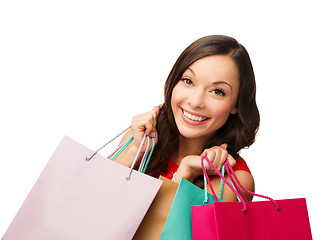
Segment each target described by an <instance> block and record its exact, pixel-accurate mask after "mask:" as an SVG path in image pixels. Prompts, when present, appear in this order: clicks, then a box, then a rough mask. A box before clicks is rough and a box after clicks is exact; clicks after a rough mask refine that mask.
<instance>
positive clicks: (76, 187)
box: [2, 137, 162, 240]
mask: <svg viewBox="0 0 325 240" xmlns="http://www.w3.org/2000/svg"><path fill="white" fill-rule="evenodd" d="M89 156H91V159H90V161H87V160H86V157H89ZM88 159H89V158H88ZM134 162H135V161H134ZM161 184H162V181H161V180H159V179H156V178H153V177H150V176H148V175H145V174H143V173H141V172H138V171H136V170H134V171H133V170H132V169H130V168H128V167H125V166H123V165H120V164H118V163H115V162H113V161H111V160H109V159H107V158H105V157H102V156H100V155H99V154H94V151H92V150H90V149H88V148H87V147H84V146H83V145H81V144H79V143H77V142H76V141H74V140H72V139H71V138H68V137H64V138H63V140H62V142H61V144H60V145H59V146H58V148H57V149H56V151H55V152H54V154H53V156H52V157H51V159H50V160H49V162H48V163H47V165H46V167H45V169H44V170H43V172H42V173H41V175H40V177H39V178H38V180H37V182H36V183H35V185H34V187H33V188H32V190H31V191H30V193H29V195H28V196H27V198H26V200H25V201H24V203H23V205H22V206H21V208H20V209H19V211H18V213H17V215H16V217H15V218H14V220H13V221H12V223H11V225H10V226H9V228H8V230H7V231H6V233H5V235H4V236H3V238H2V239H3V240H51V239H53V240H77V239H78V240H90V239H91V240H92V239H94V240H101V239H102V240H104V239H105V240H107V239H114V240H116V239H127V240H130V239H132V237H133V235H134V233H135V232H136V230H137V228H138V226H139V224H140V223H141V221H142V219H143V217H144V215H145V213H146V212H147V210H148V208H149V206H150V204H151V202H152V200H153V199H154V197H155V195H156V193H157V192H158V190H159V188H160V186H161Z"/></svg>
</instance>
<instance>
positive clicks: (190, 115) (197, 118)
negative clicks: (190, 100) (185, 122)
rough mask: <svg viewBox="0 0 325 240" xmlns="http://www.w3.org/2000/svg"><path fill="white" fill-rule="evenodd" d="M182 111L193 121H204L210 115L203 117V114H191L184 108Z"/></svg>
mask: <svg viewBox="0 0 325 240" xmlns="http://www.w3.org/2000/svg"><path fill="white" fill-rule="evenodd" d="M182 111H183V114H184V116H185V117H187V118H188V119H190V120H192V121H196V122H203V121H205V120H207V119H208V117H201V116H197V115H193V114H190V113H189V112H186V111H185V110H184V109H182Z"/></svg>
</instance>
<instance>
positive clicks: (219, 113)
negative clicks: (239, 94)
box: [210, 103, 233, 122]
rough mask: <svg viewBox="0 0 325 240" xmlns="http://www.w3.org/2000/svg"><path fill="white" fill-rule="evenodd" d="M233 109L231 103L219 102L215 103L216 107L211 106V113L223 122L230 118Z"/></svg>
mask: <svg viewBox="0 0 325 240" xmlns="http://www.w3.org/2000/svg"><path fill="white" fill-rule="evenodd" d="M232 109H233V108H232V105H231V104H228V103H219V104H214V107H210V113H211V116H212V117H213V118H214V119H215V120H220V121H222V122H223V121H225V120H227V119H228V117H229V115H230V113H231V110H232Z"/></svg>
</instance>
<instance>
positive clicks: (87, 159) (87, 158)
mask: <svg viewBox="0 0 325 240" xmlns="http://www.w3.org/2000/svg"><path fill="white" fill-rule="evenodd" d="M130 128H131V126H129V127H128V128H126V129H124V130H123V131H122V132H120V133H119V134H117V135H116V136H115V137H114V138H112V139H111V140H109V141H108V142H107V143H105V144H104V145H103V146H102V147H100V148H99V149H97V151H95V152H94V153H93V154H92V155H91V156H90V157H86V161H90V160H91V159H92V158H93V157H94V156H95V155H96V154H97V153H98V152H99V151H100V150H102V149H103V148H104V147H106V146H107V145H108V144H110V143H111V142H113V141H114V140H115V139H116V138H118V137H119V136H121V135H122V134H123V133H125V132H126V131H127V130H129V129H130ZM121 145H122V144H121Z"/></svg>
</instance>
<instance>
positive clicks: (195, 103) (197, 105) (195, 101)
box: [188, 89, 205, 109]
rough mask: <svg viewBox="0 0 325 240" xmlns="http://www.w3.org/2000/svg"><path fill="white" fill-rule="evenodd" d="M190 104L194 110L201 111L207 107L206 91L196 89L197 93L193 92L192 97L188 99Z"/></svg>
mask: <svg viewBox="0 0 325 240" xmlns="http://www.w3.org/2000/svg"><path fill="white" fill-rule="evenodd" d="M188 101H189V102H188V104H189V105H190V106H191V107H192V108H193V109H201V108H204V106H205V100H204V91H203V90H201V89H196V90H195V91H192V93H191V95H190V97H189V98H188Z"/></svg>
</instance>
